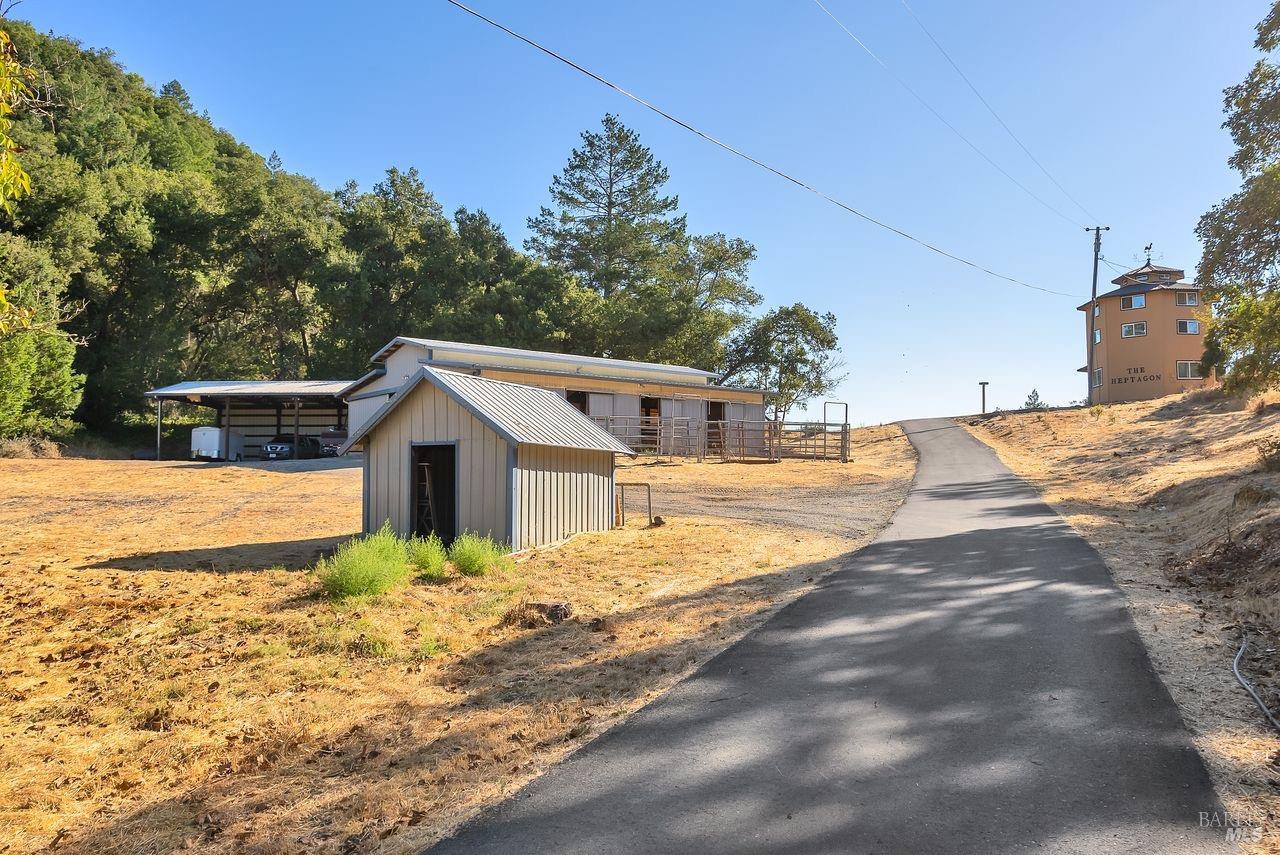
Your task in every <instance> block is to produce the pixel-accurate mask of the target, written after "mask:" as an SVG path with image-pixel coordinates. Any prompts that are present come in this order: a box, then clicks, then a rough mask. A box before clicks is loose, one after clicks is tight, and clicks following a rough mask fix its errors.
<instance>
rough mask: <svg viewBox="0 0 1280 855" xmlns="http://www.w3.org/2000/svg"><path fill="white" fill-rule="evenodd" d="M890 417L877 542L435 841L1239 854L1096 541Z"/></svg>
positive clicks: (953, 448)
mask: <svg viewBox="0 0 1280 855" xmlns="http://www.w3.org/2000/svg"><path fill="white" fill-rule="evenodd" d="M903 427H904V429H905V430H906V431H907V432H908V435H909V436H910V438H911V441H912V443H913V444H914V445H915V446H916V448H917V449H918V451H919V453H920V468H919V471H918V474H917V481H916V484H915V487H914V488H913V489H912V492H911V494H910V496H909V498H908V500H907V502H906V504H904V505H903V507H902V508H901V510H899V512H898V513H897V515H896V516H895V517H894V520H893V522H892V524H891V525H890V527H889V528H888V529H886V530H885V532H884V533H883V534H882V536H881V537H880V538H879V539H878V540H877V541H876V542H875V543H873V544H872V545H871V546H869V547H867V548H866V549H864V550H862V551H861V552H859V553H857V554H855V555H853V556H850V558H849V559H848V560H847V562H846V564H845V566H844V567H843V568H842V569H840V570H838V571H837V572H835V573H834V574H832V575H831V576H829V577H828V578H827V580H826V581H825V583H824V584H823V585H822V586H821V587H820V588H818V589H817V590H815V591H813V592H812V593H810V594H808V595H806V596H804V597H802V598H800V599H799V600H797V601H796V602H794V603H793V604H791V605H790V606H788V607H787V608H785V609H783V610H782V611H780V612H779V613H778V614H777V615H775V616H774V617H773V618H772V619H771V620H769V621H768V622H767V623H765V624H764V625H763V626H762V627H760V628H759V629H757V630H756V631H754V632H752V633H751V634H750V635H748V636H747V637H746V638H744V639H742V640H741V641H740V642H738V643H737V644H735V645H733V646H732V647H731V648H729V649H728V650H726V651H725V652H724V653H723V654H721V655H720V656H718V657H716V658H714V659H712V660H711V661H709V662H707V663H706V664H705V665H704V666H703V667H702V668H701V669H700V670H699V671H698V672H697V673H696V674H694V675H693V676H692V677H691V678H690V679H688V680H686V681H685V682H683V683H681V684H680V685H679V686H677V687H676V688H675V689H673V690H672V691H671V692H669V693H668V694H667V695H665V696H664V697H662V698H661V699H659V700H658V701H656V702H654V703H653V704H651V705H650V706H648V707H646V708H645V709H644V710H642V711H641V712H639V713H638V714H636V715H635V716H633V717H632V718H631V719H629V720H628V721H626V722H625V723H623V724H622V725H620V726H618V727H616V728H614V729H613V730H611V731H610V732H608V733H606V734H605V735H604V736H602V737H601V738H600V739H598V740H596V741H595V742H593V743H591V744H590V745H588V746H586V747H585V748H583V749H582V750H581V751H579V752H578V753H576V754H575V755H573V756H572V757H570V758H569V759H568V760H566V761H565V762H564V763H562V764H560V765H559V766H557V767H555V768H553V769H552V770H550V771H549V772H548V773H547V774H545V775H543V776H542V777H541V778H539V779H538V780H537V781H535V782H533V783H532V784H531V785H529V786H528V787H526V788H525V789H524V790H522V791H521V792H520V793H518V794H517V795H516V796H515V797H514V798H512V799H510V800H508V801H506V802H504V803H503V804H500V805H498V806H497V807H496V808H494V809H492V810H490V811H487V812H486V813H484V814H483V815H481V816H480V817H479V818H478V819H477V820H476V821H474V822H472V823H470V824H469V825H467V826H466V827H464V828H463V829H462V831H461V832H460V833H459V834H458V835H457V836H456V837H454V838H452V839H450V840H446V841H444V842H443V843H441V844H440V845H439V846H437V847H436V848H435V849H434V850H432V851H433V852H439V853H456V852H467V853H471V852H486V853H487V852H492V853H525V852H569V853H659V852H660V853H695V854H696V855H711V854H712V853H721V852H723V853H766V852H768V853H774V852H788V853H797V852H798V853H846V852H850V853H912V854H913V855H914V853H975V855H977V853H983V855H987V853H998V852H1056V853H1068V852H1069V853H1114V852H1132V853H1155V852H1159V853H1192V852H1196V853H1199V852H1217V851H1229V850H1228V849H1227V847H1226V844H1225V843H1224V842H1223V836H1222V832H1221V831H1220V830H1217V831H1202V830H1201V829H1200V828H1199V827H1198V820H1199V812H1201V811H1212V810H1214V809H1215V808H1216V806H1217V802H1216V799H1215V796H1214V794H1213V791H1212V788H1211V785H1210V783H1209V779H1208V776H1207V775H1206V773H1205V770H1204V767H1203V765H1202V764H1201V761H1200V758H1199V757H1198V755H1196V753H1195V751H1194V750H1193V749H1192V747H1191V745H1190V741H1189V738H1188V736H1187V733H1186V731H1185V729H1184V727H1183V725H1182V722H1181V720H1180V719H1179V717H1178V714H1177V711H1176V709H1175V707H1174V705H1173V702H1172V701H1171V700H1170V698H1169V695H1168V693H1167V692H1166V691H1165V689H1164V687H1163V686H1162V685H1161V684H1160V682H1159V680H1158V679H1157V678H1156V676H1155V674H1154V672H1153V671H1152V669H1151V665H1150V663H1149V662H1148V660H1147V655H1146V652H1145V650H1144V648H1143V647H1142V643H1141V642H1140V641H1139V639H1138V636H1137V634H1136V632H1135V631H1134V629H1133V626H1132V624H1131V623H1130V620H1129V617H1128V614H1127V612H1126V611H1125V603H1124V599H1123V596H1122V595H1121V594H1120V592H1119V591H1118V589H1117V588H1116V586H1115V585H1114V583H1113V582H1112V581H1111V578H1110V576H1109V575H1108V573H1107V570H1106V567H1105V566H1104V565H1103V563H1102V561H1101V559H1099V558H1098V556H1097V554H1096V553H1095V552H1094V551H1093V549H1092V548H1090V547H1089V546H1088V544H1086V543H1085V542H1084V541H1083V540H1082V539H1081V538H1079V537H1078V536H1077V535H1075V534H1074V533H1073V532H1072V531H1071V530H1070V529H1069V528H1068V527H1067V526H1066V525H1065V523H1063V522H1062V520H1061V519H1060V518H1059V517H1058V516H1057V515H1055V514H1054V513H1053V512H1052V511H1051V510H1050V509H1049V508H1048V507H1047V506H1045V505H1044V504H1043V503H1042V502H1041V501H1040V500H1039V498H1038V497H1037V495H1036V493H1035V491H1034V490H1032V489H1031V488H1030V487H1028V486H1027V485H1026V484H1024V483H1023V482H1022V481H1020V480H1018V479H1017V478H1015V477H1013V476H1012V475H1011V474H1010V473H1009V472H1008V470H1006V469H1005V468H1004V466H1002V465H1001V464H1000V462H999V461H998V460H997V458H996V457H995V455H994V454H992V453H991V452H990V451H989V450H988V449H987V448H986V447H985V446H983V445H982V444H981V443H979V442H977V441H976V440H974V439H973V438H971V437H970V436H969V435H968V434H967V433H966V432H965V431H964V430H963V429H962V428H959V427H957V426H955V425H954V424H952V423H951V422H949V421H945V420H923V421H912V422H906V423H904V425H903Z"/></svg>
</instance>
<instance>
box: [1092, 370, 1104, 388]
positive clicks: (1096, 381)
mask: <svg viewBox="0 0 1280 855" xmlns="http://www.w3.org/2000/svg"><path fill="white" fill-rule="evenodd" d="M1101 385H1102V369H1101V368H1095V369H1093V388H1095V389H1096V388H1098V387H1099V386H1101Z"/></svg>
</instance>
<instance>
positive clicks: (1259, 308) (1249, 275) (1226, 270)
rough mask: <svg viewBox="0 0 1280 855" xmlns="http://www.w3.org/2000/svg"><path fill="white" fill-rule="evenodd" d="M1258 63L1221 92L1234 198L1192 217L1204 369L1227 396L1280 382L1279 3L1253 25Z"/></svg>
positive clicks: (1231, 197)
mask: <svg viewBox="0 0 1280 855" xmlns="http://www.w3.org/2000/svg"><path fill="white" fill-rule="evenodd" d="M1254 44H1255V46H1256V47H1257V48H1258V49H1259V50H1261V51H1264V52H1265V53H1267V54H1268V56H1265V57H1263V58H1262V59H1259V60H1258V62H1257V63H1256V64H1255V65H1254V67H1253V69H1252V70H1251V71H1250V72H1249V75H1248V77H1246V78H1245V80H1244V81H1243V82H1242V83H1240V84H1238V85H1236V86H1233V87H1231V88H1229V89H1228V90H1227V91H1226V111H1227V120H1226V123H1225V125H1224V127H1226V128H1227V129H1228V130H1229V131H1230V132H1231V137H1232V139H1233V140H1234V141H1235V144H1236V152H1235V154H1234V155H1232V157H1231V159H1230V163H1231V165H1232V166H1233V167H1234V168H1236V169H1238V170H1239V171H1240V174H1241V176H1242V179H1243V181H1242V185H1241V188H1240V190H1239V192H1237V193H1235V194H1233V195H1232V196H1230V197H1229V198H1227V199H1225V200H1224V201H1222V202H1221V203H1219V204H1218V205H1217V206H1215V207H1214V208H1213V209H1212V210H1210V211H1209V212H1208V213H1206V214H1205V215H1204V216H1203V217H1201V218H1200V223H1199V226H1198V227H1197V229H1196V233H1197V234H1198V235H1199V237H1200V240H1201V241H1202V242H1203V244H1204V255H1203V257H1202V258H1201V261H1200V269H1199V271H1198V279H1199V281H1200V284H1201V285H1203V286H1205V289H1206V292H1205V293H1206V295H1207V297H1208V300H1209V302H1210V303H1211V304H1212V306H1213V308H1214V316H1213V317H1212V319H1210V320H1209V323H1208V328H1207V331H1206V336H1205V357H1204V367H1205V368H1207V369H1208V368H1213V369H1217V370H1218V371H1219V372H1223V373H1225V384H1226V386H1227V388H1228V389H1230V390H1233V391H1250V390H1256V389H1261V388H1265V387H1268V386H1272V385H1274V384H1276V383H1277V382H1280V289H1278V288H1277V285H1278V284H1280V66H1277V64H1276V63H1275V61H1274V60H1273V58H1272V57H1271V56H1270V54H1272V53H1274V51H1275V50H1276V48H1277V47H1280V3H1276V4H1274V5H1273V6H1272V8H1271V10H1270V12H1269V13H1268V14H1267V16H1266V18H1264V19H1263V20H1262V22H1261V23H1260V24H1259V25H1258V38H1257V40H1256V41H1255V43H1254Z"/></svg>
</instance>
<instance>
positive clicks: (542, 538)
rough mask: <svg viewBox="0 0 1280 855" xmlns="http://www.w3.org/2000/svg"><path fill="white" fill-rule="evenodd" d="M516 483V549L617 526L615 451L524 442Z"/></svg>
mask: <svg viewBox="0 0 1280 855" xmlns="http://www.w3.org/2000/svg"><path fill="white" fill-rule="evenodd" d="M514 489H515V493H516V518H517V520H518V531H517V532H516V538H515V542H514V543H513V546H514V547H515V548H516V549H527V548H529V547H531V546H542V545H545V544H548V543H555V542H556V541H558V540H563V539H564V538H566V537H568V536H569V535H571V534H575V533H577V532H582V531H606V530H608V529H610V528H612V527H613V454H612V453H610V452H605V451H582V450H578V449H573V448H553V447H550V446H543V445H522V446H521V447H520V450H519V453H518V455H517V464H516V472H515V482H514Z"/></svg>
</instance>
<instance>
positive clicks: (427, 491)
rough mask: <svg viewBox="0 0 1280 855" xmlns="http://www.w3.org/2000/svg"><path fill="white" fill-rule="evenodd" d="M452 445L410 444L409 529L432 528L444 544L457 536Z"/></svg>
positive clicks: (417, 531) (426, 532)
mask: <svg viewBox="0 0 1280 855" xmlns="http://www.w3.org/2000/svg"><path fill="white" fill-rule="evenodd" d="M455 461H456V455H455V448H454V446H452V445H415V446H414V447H413V463H412V466H413V472H412V476H413V533H414V534H416V535H418V536H419V537H426V536H427V535H429V534H431V533H432V532H435V533H436V535H437V536H439V538H440V539H441V540H443V541H444V542H445V545H446V546H448V545H449V544H450V543H452V542H453V539H454V537H456V536H457V534H458V530H457V524H458V517H457V507H456V506H455V504H456V503H455V501H454V499H455V497H456V496H457V489H456V487H457V474H458V473H457V463H456V462H455Z"/></svg>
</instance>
